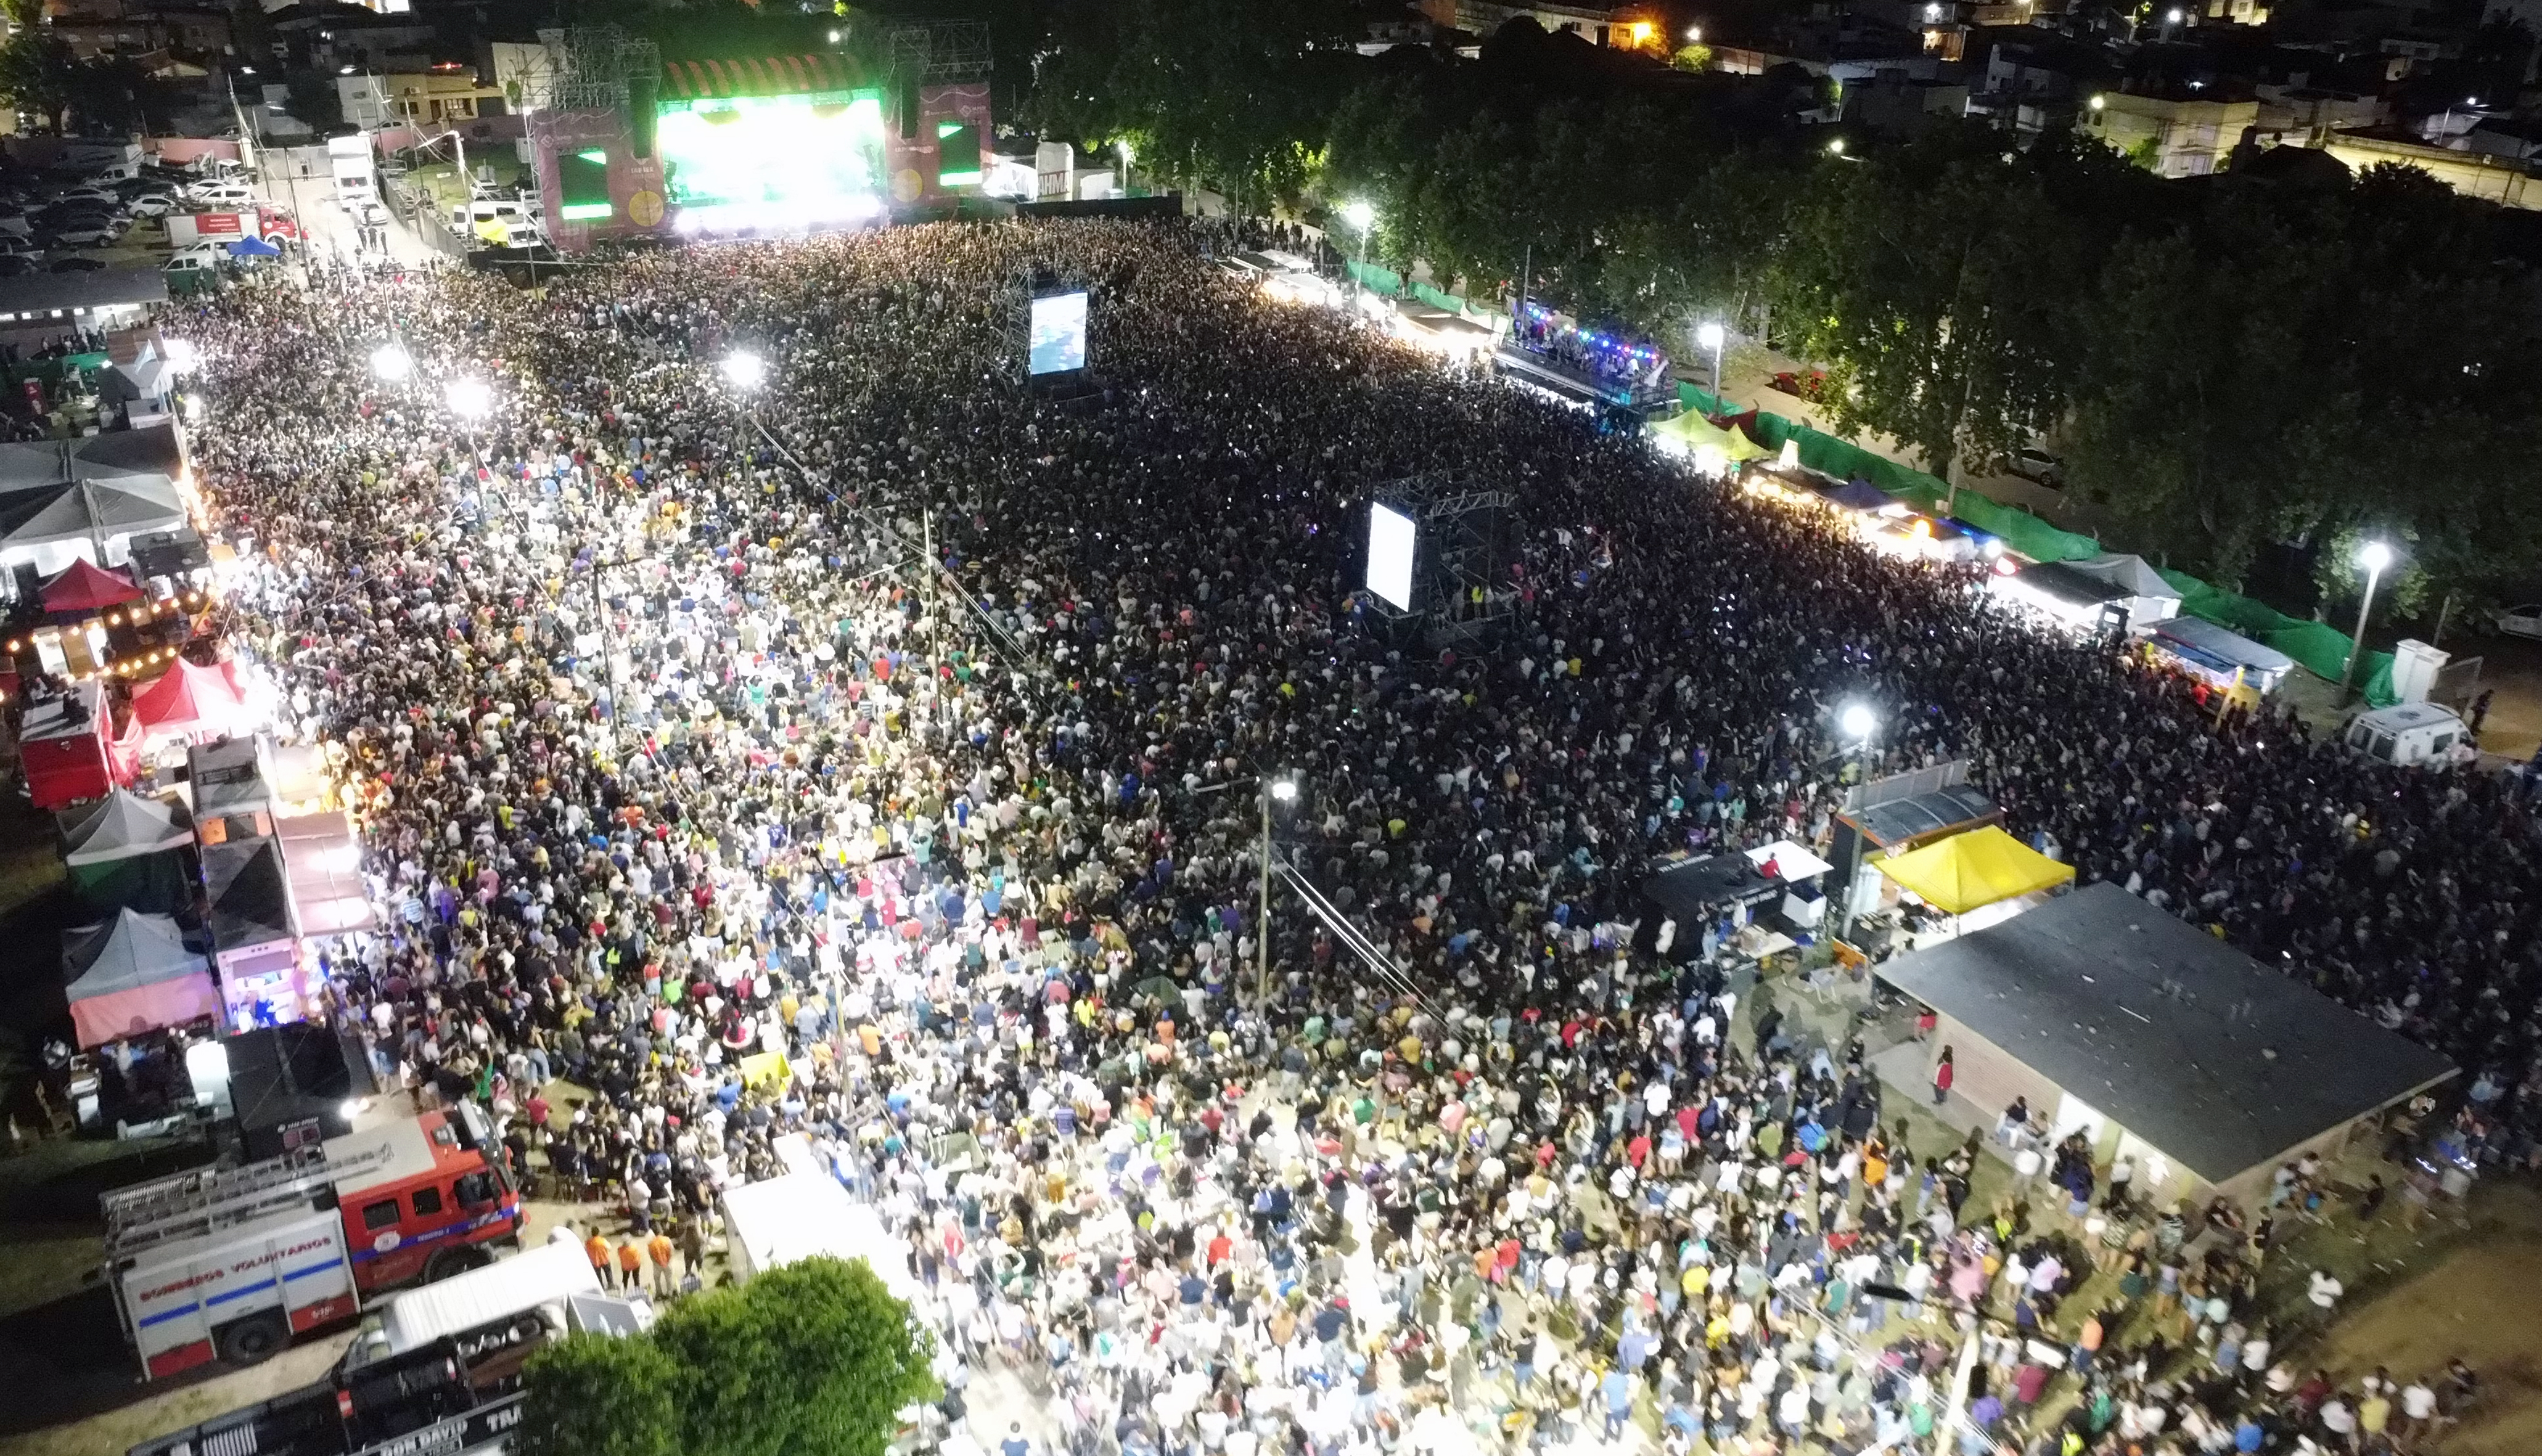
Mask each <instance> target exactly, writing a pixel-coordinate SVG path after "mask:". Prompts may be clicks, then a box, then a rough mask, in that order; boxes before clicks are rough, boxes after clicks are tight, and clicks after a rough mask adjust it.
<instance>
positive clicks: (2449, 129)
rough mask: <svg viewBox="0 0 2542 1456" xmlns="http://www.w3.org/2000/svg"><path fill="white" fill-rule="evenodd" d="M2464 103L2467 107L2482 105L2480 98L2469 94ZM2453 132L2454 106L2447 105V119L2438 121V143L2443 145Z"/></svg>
mask: <svg viewBox="0 0 2542 1456" xmlns="http://www.w3.org/2000/svg"><path fill="white" fill-rule="evenodd" d="M2462 104H2463V105H2464V106H2467V107H2477V106H2479V105H2480V98H2479V97H2476V96H2467V97H2464V98H2463V101H2462ZM2475 124H2476V123H2475ZM2453 134H2454V109H2453V108H2452V107H2447V108H2445V119H2444V120H2443V121H2442V122H2440V123H2438V125H2437V127H2436V145H2437V146H2440V147H2441V146H2443V145H2444V144H2445V138H2447V137H2449V136H2451V135H2453Z"/></svg>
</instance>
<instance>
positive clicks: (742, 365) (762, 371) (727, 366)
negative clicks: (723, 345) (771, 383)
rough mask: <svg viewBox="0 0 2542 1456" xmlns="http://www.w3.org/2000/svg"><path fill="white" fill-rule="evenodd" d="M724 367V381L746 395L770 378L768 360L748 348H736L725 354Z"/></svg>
mask: <svg viewBox="0 0 2542 1456" xmlns="http://www.w3.org/2000/svg"><path fill="white" fill-rule="evenodd" d="M722 369H723V378H724V383H726V384H728V385H731V386H732V387H733V388H734V389H736V390H739V391H741V392H742V393H743V394H745V395H746V394H749V393H750V392H751V391H752V390H755V389H758V388H759V387H760V386H761V385H762V384H765V383H766V382H767V380H768V361H767V360H765V359H762V358H761V357H759V356H758V355H757V354H754V353H752V352H750V351H749V350H748V349H736V350H734V351H733V352H731V353H729V354H727V355H725V356H724V361H723V365H722Z"/></svg>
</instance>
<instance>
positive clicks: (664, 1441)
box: [511, 1334, 680, 1456]
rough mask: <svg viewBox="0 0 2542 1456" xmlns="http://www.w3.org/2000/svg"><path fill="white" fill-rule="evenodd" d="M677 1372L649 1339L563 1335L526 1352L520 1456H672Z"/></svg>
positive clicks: (516, 1442)
mask: <svg viewBox="0 0 2542 1456" xmlns="http://www.w3.org/2000/svg"><path fill="white" fill-rule="evenodd" d="M679 1374H680V1372H679V1371H678V1370H676V1369H674V1368H673V1367H672V1365H671V1360H670V1357H669V1356H668V1355H665V1354H664V1353H662V1349H661V1347H660V1346H658V1345H655V1344H654V1343H653V1342H652V1340H651V1339H650V1338H649V1337H645V1336H636V1337H634V1338H630V1339H623V1340H622V1339H616V1338H613V1337H611V1336H607V1335H590V1334H580V1335H572V1336H568V1337H566V1338H565V1339H564V1340H562V1341H560V1342H559V1343H557V1344H555V1345H552V1346H549V1347H547V1348H545V1349H542V1350H540V1351H539V1352H538V1353H536V1354H534V1355H532V1356H531V1357H530V1361H529V1364H528V1366H527V1367H526V1368H525V1369H524V1370H523V1371H522V1384H523V1388H524V1389H525V1390H526V1391H527V1392H528V1398H527V1399H526V1400H525V1401H523V1402H522V1415H521V1423H520V1426H519V1427H518V1428H517V1429H516V1430H514V1431H513V1433H512V1438H511V1448H512V1449H513V1450H514V1451H516V1452H519V1453H520V1456H677V1452H678V1447H677V1446H676V1444H675V1443H674V1438H675V1437H676V1435H677V1434H678V1430H679V1413H678V1410H677V1407H676V1405H675V1402H676V1400H677V1394H676V1392H677V1389H678V1384H679Z"/></svg>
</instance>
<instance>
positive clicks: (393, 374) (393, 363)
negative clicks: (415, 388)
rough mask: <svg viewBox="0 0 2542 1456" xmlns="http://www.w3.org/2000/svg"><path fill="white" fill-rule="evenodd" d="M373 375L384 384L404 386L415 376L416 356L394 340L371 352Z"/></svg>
mask: <svg viewBox="0 0 2542 1456" xmlns="http://www.w3.org/2000/svg"><path fill="white" fill-rule="evenodd" d="M371 373H373V374H374V375H377V376H378V377H379V380H380V382H381V383H382V384H404V383H406V382H407V380H408V379H409V378H411V376H412V375H413V374H414V355H412V354H410V353H408V352H407V348H406V345H405V344H403V343H400V342H399V341H398V340H396V339H394V338H392V339H390V340H389V341H388V342H387V343H384V344H382V345H380V346H379V347H378V348H376V349H373V350H371Z"/></svg>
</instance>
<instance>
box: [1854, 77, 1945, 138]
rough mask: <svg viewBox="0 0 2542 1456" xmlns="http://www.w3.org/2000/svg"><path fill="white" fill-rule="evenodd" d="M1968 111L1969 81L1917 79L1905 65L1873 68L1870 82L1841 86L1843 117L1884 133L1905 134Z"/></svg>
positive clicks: (1885, 134)
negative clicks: (1909, 74) (1890, 67)
mask: <svg viewBox="0 0 2542 1456" xmlns="http://www.w3.org/2000/svg"><path fill="white" fill-rule="evenodd" d="M1968 112H1969V88H1968V83H1966V82H1964V81H1945V80H1941V79H1939V78H1925V79H1918V78H1915V77H1910V76H1908V75H1907V72H1906V70H1905V68H1904V67H1898V68H1892V69H1886V70H1881V71H1875V72H1873V73H1872V77H1871V80H1870V81H1869V82H1867V83H1864V84H1862V85H1858V86H1847V87H1846V88H1845V89H1844V119H1845V120H1847V121H1849V122H1852V123H1854V124H1855V125H1858V126H1864V127H1868V128H1869V129H1871V130H1872V131H1875V132H1878V133H1880V134H1881V135H1883V136H1907V135H1909V134H1911V133H1913V132H1916V131H1919V130H1921V129H1923V128H1924V127H1926V126H1929V125H1931V124H1933V123H1934V122H1936V121H1955V120H1958V119H1959V118H1960V117H1962V116H1965V115H1967V114H1968Z"/></svg>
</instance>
